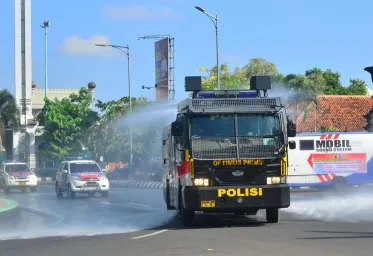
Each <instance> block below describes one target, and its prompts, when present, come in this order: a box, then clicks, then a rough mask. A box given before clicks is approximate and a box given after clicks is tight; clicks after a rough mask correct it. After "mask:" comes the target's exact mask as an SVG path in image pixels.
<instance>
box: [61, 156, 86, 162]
mask: <svg viewBox="0 0 373 256" xmlns="http://www.w3.org/2000/svg"><path fill="white" fill-rule="evenodd" d="M73 160H92V158H91V157H89V156H68V157H66V161H73Z"/></svg>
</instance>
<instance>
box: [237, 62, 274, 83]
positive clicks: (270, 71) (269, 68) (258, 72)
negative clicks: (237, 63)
mask: <svg viewBox="0 0 373 256" xmlns="http://www.w3.org/2000/svg"><path fill="white" fill-rule="evenodd" d="M242 72H243V73H244V74H245V77H246V79H247V80H248V81H250V78H251V77H252V76H271V77H275V76H277V74H278V72H277V68H276V65H275V64H273V63H272V62H268V61H267V60H266V59H264V58H252V59H250V60H249V62H248V63H247V64H246V65H244V66H243V67H242Z"/></svg>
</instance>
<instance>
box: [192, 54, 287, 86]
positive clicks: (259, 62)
mask: <svg viewBox="0 0 373 256" xmlns="http://www.w3.org/2000/svg"><path fill="white" fill-rule="evenodd" d="M219 70H220V87H221V89H249V88H250V78H251V76H253V75H269V76H271V77H273V78H274V79H275V80H279V79H281V75H280V74H278V72H277V69H276V66H275V65H274V64H273V63H271V62H268V61H267V60H266V59H264V58H253V59H250V60H249V62H248V64H246V65H245V66H243V67H242V68H240V67H236V68H235V69H234V71H233V72H230V71H229V68H228V65H227V64H222V65H220V69H219ZM199 71H200V72H205V73H206V75H205V76H202V79H203V80H202V89H203V90H216V89H217V80H216V78H217V68H216V66H213V67H212V68H211V69H207V68H206V67H201V68H200V70H199Z"/></svg>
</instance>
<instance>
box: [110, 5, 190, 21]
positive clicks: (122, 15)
mask: <svg viewBox="0 0 373 256" xmlns="http://www.w3.org/2000/svg"><path fill="white" fill-rule="evenodd" d="M105 14H106V16H108V17H110V18H113V19H122V20H157V19H158V20H159V19H167V20H183V19H185V16H182V15H180V14H178V13H176V12H175V11H174V10H172V9H171V8H167V7H162V8H155V9H149V8H146V7H143V6H133V7H128V8H120V7H112V6H106V7H105Z"/></svg>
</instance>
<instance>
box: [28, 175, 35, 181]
mask: <svg viewBox="0 0 373 256" xmlns="http://www.w3.org/2000/svg"><path fill="white" fill-rule="evenodd" d="M27 179H29V180H32V181H34V180H36V176H35V175H30V176H28V177H27Z"/></svg>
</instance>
